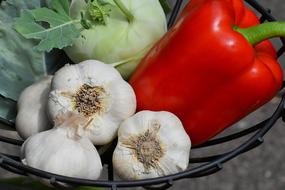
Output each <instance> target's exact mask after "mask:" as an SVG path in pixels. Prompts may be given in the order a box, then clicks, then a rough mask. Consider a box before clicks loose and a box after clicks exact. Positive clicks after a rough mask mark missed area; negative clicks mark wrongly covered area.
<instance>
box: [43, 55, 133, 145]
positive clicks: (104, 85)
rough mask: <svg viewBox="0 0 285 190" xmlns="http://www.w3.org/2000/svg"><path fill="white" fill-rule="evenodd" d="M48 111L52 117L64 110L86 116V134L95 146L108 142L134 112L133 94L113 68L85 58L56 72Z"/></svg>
mask: <svg viewBox="0 0 285 190" xmlns="http://www.w3.org/2000/svg"><path fill="white" fill-rule="evenodd" d="M48 110H49V115H50V116H51V118H52V119H55V118H56V116H57V115H58V114H59V113H61V112H67V111H76V112H77V113H79V114H80V115H82V116H84V117H85V118H88V119H89V121H90V123H89V125H88V126H87V127H86V130H85V131H86V135H87V136H88V137H89V139H90V140H91V141H92V142H93V143H94V144H95V145H103V144H107V143H109V142H111V141H112V140H113V139H114V138H115V137H116V135H117V130H118V127H119V124H120V123H121V122H122V121H123V120H125V119H126V118H128V117H130V116H131V115H133V114H134V113H135V110H136V97H135V93H134V91H133V89H132V87H131V86H130V85H129V84H128V83H127V82H126V81H124V80H123V78H122V77H121V75H120V73H119V72H118V71H117V70H116V69H115V68H113V67H112V66H111V65H107V64H104V63H102V62H100V61H95V60H87V61H84V62H81V63H79V64H76V65H65V66H64V67H63V68H61V69H60V70H59V71H57V72H56V74H55V76H54V78H53V81H52V91H51V93H50V97H49V101H48Z"/></svg>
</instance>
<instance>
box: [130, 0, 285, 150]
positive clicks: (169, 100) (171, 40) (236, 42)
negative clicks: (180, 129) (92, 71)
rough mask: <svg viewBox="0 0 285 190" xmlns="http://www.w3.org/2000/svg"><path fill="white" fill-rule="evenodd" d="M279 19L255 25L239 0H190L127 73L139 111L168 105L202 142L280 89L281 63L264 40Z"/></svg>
mask: <svg viewBox="0 0 285 190" xmlns="http://www.w3.org/2000/svg"><path fill="white" fill-rule="evenodd" d="M284 25H285V24H284V23H278V22H272V23H271V22H270V23H263V24H259V20H258V18H257V16H256V15H255V14H254V13H253V11H251V10H250V9H249V8H247V7H246V6H245V5H244V3H243V1H241V0H191V1H190V2H189V3H188V5H187V6H186V7H185V9H184V10H183V12H182V14H181V15H180V18H179V19H178V21H177V22H176V24H175V25H174V27H172V28H171V29H170V31H169V32H168V33H167V34H166V35H165V36H164V37H163V38H162V39H161V40H160V41H159V42H158V43H157V44H156V45H155V46H154V47H153V48H152V49H151V50H150V51H149V52H148V54H147V55H146V57H144V59H143V60H142V61H141V63H140V64H139V66H138V68H137V70H136V71H135V73H134V74H133V76H132V78H131V80H130V84H131V85H132V86H133V88H134V90H135V92H136V95H137V102H138V110H146V109H147V110H166V111H170V112H172V113H174V114H176V115H177V116H178V117H179V118H180V119H181V120H182V123H183V124H184V127H185V129H186V131H187V133H188V134H189V136H190V138H191V140H192V142H193V145H198V144H201V143H203V142H205V141H207V140H208V139H210V138H212V137H213V136H215V135H216V134H218V133H219V132H221V131H222V130H224V129H225V128H227V127H229V126H230V125H232V124H234V123H235V122H237V121H239V120H240V119H241V118H243V117H244V116H246V115H247V114H249V113H250V112H252V111H254V110H255V109H257V108H258V107H260V106H262V105H263V104H265V103H266V102H268V101H269V100H270V99H272V97H273V96H275V95H276V93H277V92H278V91H279V90H280V88H281V86H282V80H283V75H282V69H281V67H280V65H279V64H278V62H277V57H276V51H275V50H274V48H273V46H272V44H271V43H270V42H269V41H268V40H267V39H268V38H271V37H274V36H280V35H284V33H285V30H284V28H285V27H284Z"/></svg>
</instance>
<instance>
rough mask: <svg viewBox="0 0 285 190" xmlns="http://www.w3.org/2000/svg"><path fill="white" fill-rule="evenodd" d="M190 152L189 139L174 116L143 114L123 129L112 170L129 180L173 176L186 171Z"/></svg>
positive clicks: (138, 114) (125, 122)
mask: <svg viewBox="0 0 285 190" xmlns="http://www.w3.org/2000/svg"><path fill="white" fill-rule="evenodd" d="M190 148H191V141H190V138H189V136H188V135H187V133H186V132H185V130H184V128H183V126H182V123H181V122H180V120H179V119H178V118H177V117H176V116H175V115H174V114H172V113H170V112H164V111H161V112H152V111H141V112H138V113H137V114H135V115H134V116H132V117H130V118H128V119H127V120H125V121H124V122H123V123H122V124H121V125H120V128H119V131H118V144H117V147H116V149H115V151H114V154H113V166H114V169H115V171H116V173H117V174H118V175H119V176H120V177H121V178H122V179H127V180H132V179H145V178H154V177H160V176H165V175H170V174H174V173H177V172H181V171H183V170H185V169H186V168H187V166H188V163H189V155H190Z"/></svg>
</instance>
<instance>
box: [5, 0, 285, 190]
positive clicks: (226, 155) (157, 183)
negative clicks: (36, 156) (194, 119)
mask: <svg viewBox="0 0 285 190" xmlns="http://www.w3.org/2000/svg"><path fill="white" fill-rule="evenodd" d="M245 1H246V2H247V4H248V5H249V6H250V7H252V8H253V9H255V10H256V11H257V12H258V13H260V15H261V17H260V21H261V22H264V21H269V22H270V21H276V19H275V18H274V17H273V16H272V14H271V11H270V10H269V9H266V8H264V7H263V6H261V5H260V4H259V3H258V2H257V1H256V0H245ZM0 2H1V1H0ZM182 3H183V0H177V1H176V3H175V4H174V7H173V9H172V12H171V14H170V17H169V20H168V27H169V28H170V27H171V26H172V25H173V24H174V22H175V20H176V17H177V15H178V13H179V11H180V9H181V6H182ZM279 39H280V41H281V44H282V45H281V47H280V48H279V50H278V52H277V53H278V57H280V56H281V55H282V54H283V53H284V52H285V39H284V38H279ZM284 84H285V82H283V87H282V89H283V88H284V87H285V85H284ZM282 89H281V90H282ZM280 94H281V91H280ZM281 96H282V98H281V101H280V103H279V105H278V107H277V108H276V110H275V112H274V113H273V114H272V115H271V117H269V118H267V119H265V120H264V121H261V122H260V123H258V124H256V125H254V126H252V127H249V128H247V129H245V130H242V131H239V132H236V133H233V134H230V135H227V136H223V137H220V138H216V139H213V140H209V141H208V142H206V143H204V144H202V145H199V146H196V147H193V148H192V149H197V150H200V149H202V148H205V147H211V146H214V145H219V144H223V143H226V142H229V141H233V140H236V139H240V138H242V137H247V136H248V135H250V137H249V138H248V137H247V139H246V140H244V141H243V143H241V144H240V145H239V146H238V147H237V148H234V149H233V150H230V151H227V152H223V153H218V154H215V155H211V156H206V157H191V158H190V160H189V163H191V164H195V166H194V167H190V168H188V169H187V170H186V171H183V172H180V173H177V174H173V175H169V176H164V177H159V178H152V179H145V180H135V181H121V180H114V173H113V167H112V152H113V150H114V148H115V146H116V142H115V141H114V142H113V143H112V145H110V146H109V148H108V150H107V151H105V152H104V153H103V154H102V155H101V158H102V161H103V163H104V164H105V165H107V168H108V179H106V180H86V179H78V178H71V177H66V176H60V175H56V174H52V173H48V172H45V171H41V170H38V169H36V168H32V167H29V166H26V165H23V164H22V163H21V160H20V158H19V157H18V156H14V155H8V154H4V153H1V152H0V167H2V168H4V169H6V170H8V171H10V172H13V173H15V174H19V175H23V176H28V175H33V176H38V177H41V178H44V179H46V180H48V181H49V183H50V184H51V185H53V186H59V187H63V186H65V185H63V184H68V185H71V186H94V187H107V188H111V189H113V190H115V189H117V188H120V187H139V186H142V187H144V188H145V189H153V190H160V189H167V188H169V187H171V186H172V185H173V184H174V181H176V180H180V179H183V178H197V177H202V176H208V175H211V174H214V173H216V172H218V171H220V170H221V169H222V168H223V164H224V163H225V162H227V161H229V160H231V159H233V158H235V157H237V156H239V155H240V154H242V153H245V152H247V151H250V150H252V149H254V148H256V147H257V146H259V145H261V144H262V143H263V142H264V140H263V137H264V135H265V134H266V133H267V132H268V131H269V130H270V129H271V128H272V127H273V126H274V124H275V123H276V121H277V120H279V119H280V118H282V119H283V121H285V112H284V110H285V94H283V95H281ZM0 122H1V123H2V124H3V125H6V126H7V127H10V128H12V129H14V130H15V127H14V123H12V122H10V121H7V120H4V119H0ZM0 141H2V142H5V143H8V144H12V145H17V146H21V145H22V144H23V141H22V140H16V139H11V138H7V137H4V136H0Z"/></svg>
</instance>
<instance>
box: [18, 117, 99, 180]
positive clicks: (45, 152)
mask: <svg viewBox="0 0 285 190" xmlns="http://www.w3.org/2000/svg"><path fill="white" fill-rule="evenodd" d="M63 117H66V119H65V120H62V121H60V122H57V123H58V124H59V126H55V127H54V128H53V129H50V130H48V131H45V132H41V133H38V134H36V135H34V136H31V137H30V138H28V139H27V140H26V141H25V143H24V144H23V146H22V149H21V155H22V162H23V163H24V164H26V165H28V166H31V167H34V168H37V169H40V170H43V171H47V172H51V173H54V174H58V175H64V176H68V177H76V178H84V179H91V180H94V179H98V178H99V177H100V174H101V171H102V163H101V159H100V156H99V154H98V152H97V150H96V148H95V147H94V145H93V144H92V143H91V141H90V140H89V139H88V138H86V137H83V136H81V135H80V134H79V133H70V131H72V130H77V128H81V127H84V125H85V124H86V120H82V118H80V117H78V114H74V113H71V114H70V113H68V114H64V115H63Z"/></svg>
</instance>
